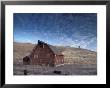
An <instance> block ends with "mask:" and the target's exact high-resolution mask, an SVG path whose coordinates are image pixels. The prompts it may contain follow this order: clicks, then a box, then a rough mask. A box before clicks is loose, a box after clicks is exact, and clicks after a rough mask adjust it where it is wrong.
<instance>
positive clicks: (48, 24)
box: [14, 13, 97, 51]
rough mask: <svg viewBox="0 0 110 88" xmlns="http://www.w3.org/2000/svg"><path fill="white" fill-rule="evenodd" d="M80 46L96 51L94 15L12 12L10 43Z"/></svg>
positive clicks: (95, 22) (95, 20)
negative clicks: (12, 26) (12, 25)
mask: <svg viewBox="0 0 110 88" xmlns="http://www.w3.org/2000/svg"><path fill="white" fill-rule="evenodd" d="M38 40H42V41H44V42H46V43H48V44H51V45H60V46H71V47H78V46H81V47H82V48H85V49H90V50H93V51H96V48H97V14H96V13H14V41H15V42H23V43H37V41H38Z"/></svg>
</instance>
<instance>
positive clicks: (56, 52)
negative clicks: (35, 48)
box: [38, 40, 62, 55]
mask: <svg viewBox="0 0 110 88" xmlns="http://www.w3.org/2000/svg"><path fill="white" fill-rule="evenodd" d="M38 44H46V45H48V46H49V48H50V49H51V50H52V51H53V52H54V54H57V55H62V53H61V51H60V50H59V49H58V48H57V47H55V46H52V45H50V44H47V43H45V42H43V41H40V40H38Z"/></svg>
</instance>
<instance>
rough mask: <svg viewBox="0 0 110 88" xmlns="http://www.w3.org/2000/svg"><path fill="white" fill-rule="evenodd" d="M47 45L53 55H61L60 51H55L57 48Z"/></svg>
mask: <svg viewBox="0 0 110 88" xmlns="http://www.w3.org/2000/svg"><path fill="white" fill-rule="evenodd" d="M47 45H48V46H49V47H50V49H51V50H52V51H53V52H54V53H55V54H57V55H62V53H61V51H60V50H59V49H57V47H55V46H52V45H49V44H47Z"/></svg>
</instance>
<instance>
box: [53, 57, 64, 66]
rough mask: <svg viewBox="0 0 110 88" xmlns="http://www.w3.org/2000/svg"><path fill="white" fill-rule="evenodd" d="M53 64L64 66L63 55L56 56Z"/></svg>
mask: <svg viewBox="0 0 110 88" xmlns="http://www.w3.org/2000/svg"><path fill="white" fill-rule="evenodd" d="M55 62H56V63H55V64H56V65H59V64H64V56H63V55H56V57H55Z"/></svg>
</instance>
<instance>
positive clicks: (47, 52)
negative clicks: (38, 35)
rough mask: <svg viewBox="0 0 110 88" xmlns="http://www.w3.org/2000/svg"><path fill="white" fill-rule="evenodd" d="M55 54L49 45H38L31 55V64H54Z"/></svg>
mask: <svg viewBox="0 0 110 88" xmlns="http://www.w3.org/2000/svg"><path fill="white" fill-rule="evenodd" d="M54 58H55V55H54V53H53V52H52V51H51V49H50V48H49V47H48V46H47V45H45V44H44V45H43V47H41V46H39V45H38V46H36V47H35V48H34V50H33V52H32V55H31V64H38V65H43V64H44V65H52V64H54V62H55V59H54Z"/></svg>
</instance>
